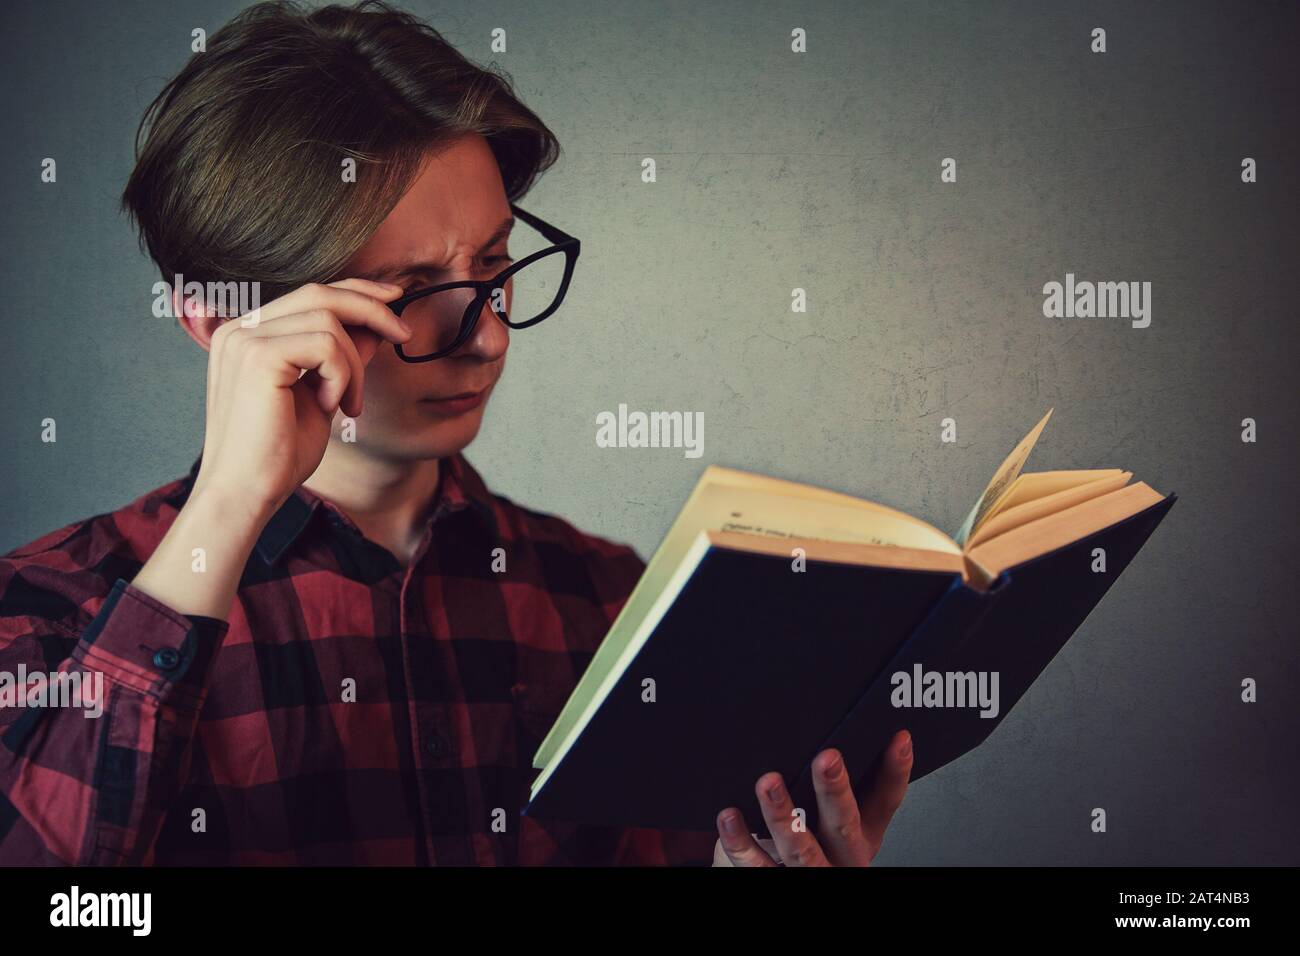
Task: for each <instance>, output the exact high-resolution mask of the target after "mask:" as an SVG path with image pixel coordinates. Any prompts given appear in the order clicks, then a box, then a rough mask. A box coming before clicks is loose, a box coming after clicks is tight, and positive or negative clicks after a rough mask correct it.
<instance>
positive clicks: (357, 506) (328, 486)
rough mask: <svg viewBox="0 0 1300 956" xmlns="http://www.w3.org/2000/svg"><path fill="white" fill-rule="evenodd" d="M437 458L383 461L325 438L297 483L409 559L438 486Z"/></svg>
mask: <svg viewBox="0 0 1300 956" xmlns="http://www.w3.org/2000/svg"><path fill="white" fill-rule="evenodd" d="M438 474H439V459H437V458H428V459H423V460H416V461H385V460H382V459H376V458H373V457H370V456H368V455H366V454H364V453H363V452H361V450H360V449H358V448H357V447H356V446H355V445H351V444H346V443H343V442H339V441H335V440H333V439H331V440H330V443H329V445H328V447H327V448H326V449H325V457H324V458H323V459H322V460H321V463H320V467H318V468H317V469H316V470H315V471H314V472H313V473H312V475H311V477H310V478H308V479H307V480H306V481H304V482H303V487H305V488H307V489H308V490H309V491H311V492H312V493H313V494H316V495H319V496H320V497H322V498H324V499H326V500H327V501H329V502H330V503H331V504H333V505H334V506H336V507H337V508H339V509H341V510H342V511H343V512H344V513H345V514H346V515H347V516H348V517H349V518H351V519H352V521H353V522H355V523H356V525H357V527H358V528H360V529H361V531H362V533H363V534H365V536H366V537H367V538H369V539H370V540H371V541H374V542H375V543H377V544H379V545H382V546H383V547H385V548H387V549H388V550H389V551H390V552H392V554H393V556H394V557H395V558H397V560H398V561H399V562H401V564H402V565H403V566H405V565H408V564H410V563H411V559H412V557H413V556H414V554H415V549H416V547H418V545H419V543H420V538H421V536H422V534H423V530H424V524H425V521H426V519H427V518H428V516H429V511H430V509H431V508H432V506H433V497H434V495H435V494H436V492H437V488H438Z"/></svg>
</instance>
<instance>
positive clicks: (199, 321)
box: [172, 289, 225, 352]
mask: <svg viewBox="0 0 1300 956" xmlns="http://www.w3.org/2000/svg"><path fill="white" fill-rule="evenodd" d="M172 313H173V314H174V315H175V316H176V321H177V322H178V323H179V324H180V327H181V328H182V329H184V331H185V334H186V335H188V336H189V337H190V338H192V339H193V340H194V341H195V342H197V343H199V348H201V349H203V351H205V352H207V351H209V350H210V349H211V348H212V336H213V334H214V333H215V332H216V331H217V329H218V328H219V327H220V326H221V323H222V322H224V321H225V319H222V318H221V317H220V316H215V315H209V314H208V312H207V309H206V308H205V306H204V304H203V300H202V299H198V298H190V299H186V298H185V296H184V293H183V292H182V290H180V289H173V290H172Z"/></svg>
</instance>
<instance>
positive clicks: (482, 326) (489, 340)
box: [457, 302, 510, 362]
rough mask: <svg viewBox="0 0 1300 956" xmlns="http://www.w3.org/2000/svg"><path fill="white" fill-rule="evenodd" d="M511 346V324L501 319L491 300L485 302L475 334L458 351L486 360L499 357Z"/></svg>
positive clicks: (493, 359) (490, 360)
mask: <svg viewBox="0 0 1300 956" xmlns="http://www.w3.org/2000/svg"><path fill="white" fill-rule="evenodd" d="M509 347H510V326H508V325H506V324H505V323H504V322H503V321H501V317H500V316H499V315H497V313H496V311H495V310H494V309H493V308H492V304H491V303H490V302H485V303H484V304H483V308H482V310H481V311H480V312H479V315H478V321H477V322H476V323H475V324H474V332H473V334H472V335H471V336H470V337H469V338H468V339H466V340H465V344H464V345H462V346H461V347H460V348H459V349H457V352H460V353H464V354H468V355H474V356H476V357H477V358H480V359H482V360H483V361H485V362H492V361H495V360H496V359H499V358H500V357H501V356H502V355H503V354H505V351H506V349H507V348H509Z"/></svg>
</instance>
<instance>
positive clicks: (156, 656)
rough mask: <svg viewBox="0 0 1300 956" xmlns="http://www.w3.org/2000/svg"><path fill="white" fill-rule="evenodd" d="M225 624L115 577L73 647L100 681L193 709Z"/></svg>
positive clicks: (76, 657)
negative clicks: (178, 607)
mask: <svg viewBox="0 0 1300 956" xmlns="http://www.w3.org/2000/svg"><path fill="white" fill-rule="evenodd" d="M229 630H230V625H229V623H228V622H226V621H222V620H220V619H218V618H213V617H204V616H202V615H197V614H181V613H180V612H179V611H175V610H173V609H172V608H170V607H168V606H167V605H166V604H163V603H162V602H161V601H159V600H157V599H156V598H153V597H151V596H149V595H148V594H146V593H145V592H144V591H141V590H140V589H139V588H137V587H135V586H134V585H132V584H131V583H130V582H128V581H126V580H125V579H123V578H118V580H117V583H116V584H115V585H114V586H113V590H112V591H110V592H109V595H108V598H107V599H106V600H105V601H104V605H103V607H101V608H100V609H99V613H98V614H96V615H95V618H94V620H93V621H91V622H90V624H89V626H87V628H86V630H85V631H84V632H82V635H81V639H80V640H79V641H78V643H77V646H76V648H75V649H74V650H73V652H72V659H73V660H74V661H76V662H77V663H78V664H80V665H81V666H83V667H85V668H87V669H88V670H96V671H100V672H101V673H103V675H104V680H105V681H108V682H110V683H113V684H116V685H118V686H120V687H125V688H129V689H131V690H134V691H136V692H138V693H140V694H145V695H148V696H150V697H153V698H155V699H156V700H157V701H158V702H159V703H163V702H166V703H167V704H168V706H171V707H175V708H177V709H178V710H180V711H197V710H198V709H199V707H200V706H201V705H202V703H203V698H204V696H205V694H206V688H207V677H208V673H209V671H210V670H211V666H212V661H213V658H214V657H215V656H216V652H217V649H218V648H219V647H220V646H221V642H222V641H223V640H224V639H225V636H226V633H227V632H228V631H229Z"/></svg>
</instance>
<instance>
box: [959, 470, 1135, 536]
mask: <svg viewBox="0 0 1300 956" xmlns="http://www.w3.org/2000/svg"><path fill="white" fill-rule="evenodd" d="M1021 477H1022V478H1023V477H1024V476H1023V475H1022V476H1021ZM1132 477H1133V472H1131V471H1121V472H1120V473H1119V474H1117V475H1112V476H1107V477H1103V478H1098V479H1097V480H1096V481H1090V482H1087V483H1086V484H1082V485H1076V486H1074V487H1072V488H1065V489H1063V490H1061V491H1058V492H1056V493H1055V494H1051V495H1046V496H1044V497H1042V498H1035V499H1034V500H1032V501H1026V502H1025V503H1024V504H1019V505H1016V506H1015V507H1013V508H1005V509H1003V510H1001V511H999V512H998V514H997V516H996V517H993V518H986V519H985V520H984V521H982V522H981V523H980V526H979V527H978V528H977V529H976V530H975V533H974V534H973V535H971V539H970V541H968V542H967V543H966V551H967V552H968V553H969V552H970V550H971V549H972V548H977V547H979V546H980V545H981V544H983V543H984V542H985V541H990V540H992V539H993V538H995V537H997V536H998V535H1000V534H1004V533H1005V532H1007V531H1010V530H1012V529H1013V528H1018V527H1020V526H1021V525H1023V524H1028V523H1029V522H1031V521H1036V520H1037V519H1039V518H1042V517H1045V516H1046V515H1051V514H1056V513H1057V512H1060V511H1065V510H1066V509H1067V508H1072V507H1074V506H1075V505H1077V504H1079V503H1081V502H1084V501H1087V500H1088V499H1089V498H1096V497H1098V496H1099V495H1104V494H1108V493H1110V492H1112V491H1116V490H1118V489H1120V488H1123V487H1124V485H1125V484H1127V483H1128V480H1129V479H1130V478H1132Z"/></svg>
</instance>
